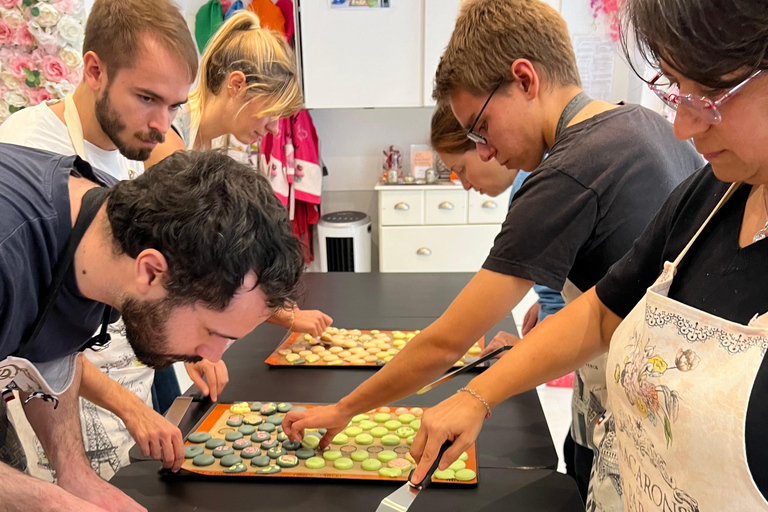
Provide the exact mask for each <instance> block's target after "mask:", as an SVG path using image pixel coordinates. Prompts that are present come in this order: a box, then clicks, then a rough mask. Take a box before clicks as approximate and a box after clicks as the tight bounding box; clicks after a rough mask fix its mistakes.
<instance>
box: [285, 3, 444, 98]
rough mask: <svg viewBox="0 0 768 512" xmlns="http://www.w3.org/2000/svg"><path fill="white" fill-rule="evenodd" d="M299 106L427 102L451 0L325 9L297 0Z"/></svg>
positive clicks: (321, 6) (440, 52) (319, 5)
mask: <svg viewBox="0 0 768 512" xmlns="http://www.w3.org/2000/svg"><path fill="white" fill-rule="evenodd" d="M298 3H299V20H300V28H299V36H300V44H301V51H300V54H301V66H302V83H303V86H304V101H305V103H306V106H307V108H365V107H421V106H425V105H426V106H430V105H434V102H433V101H432V99H431V97H432V84H433V80H434V77H435V70H436V69H437V63H438V61H439V58H440V55H442V53H443V50H444V49H445V46H446V45H447V44H448V40H449V39H450V37H451V33H452V32H453V26H454V24H455V20H456V15H457V14H458V11H459V0H392V1H391V7H390V8H387V9H368V8H361V9H359V10H357V9H330V8H329V6H328V1H327V0H300V1H299V2H298Z"/></svg>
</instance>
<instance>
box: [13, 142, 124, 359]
mask: <svg viewBox="0 0 768 512" xmlns="http://www.w3.org/2000/svg"><path fill="white" fill-rule="evenodd" d="M70 174H74V175H80V176H83V177H86V178H88V179H91V180H92V181H94V182H96V183H99V180H100V181H101V182H102V183H99V184H109V185H112V184H114V183H116V180H115V178H113V177H111V176H109V175H108V174H106V173H103V172H101V171H98V170H95V169H92V168H91V166H90V165H88V164H87V163H86V162H84V161H83V160H81V159H80V158H79V157H76V156H62V155H59V154H55V153H49V152H47V151H40V150H37V149H30V148H25V147H22V146H15V145H11V144H0V360H2V359H4V358H6V357H7V356H9V355H17V356H20V357H24V358H26V359H29V360H30V361H32V362H46V361H52V360H55V359H58V358H61V357H64V356H65V355H68V354H71V353H73V352H76V351H77V350H78V349H80V348H81V347H82V346H83V345H84V344H85V343H86V342H87V341H88V340H89V339H90V338H91V336H93V334H94V333H95V332H96V330H97V328H98V327H99V325H101V317H102V314H103V312H104V305H103V304H101V303H98V302H94V301H92V300H90V299H87V298H85V297H84V296H83V295H82V294H81V293H80V290H79V289H78V287H77V282H76V280H75V271H74V268H73V267H70V270H69V272H68V274H67V277H66V279H65V280H64V283H63V285H62V287H61V289H60V292H59V297H58V299H57V301H56V304H55V306H54V308H53V309H52V311H51V312H50V314H49V315H48V318H47V320H46V322H45V324H44V326H43V328H42V330H41V331H40V334H39V336H38V337H37V340H36V341H35V342H34V343H32V344H30V345H29V346H27V347H25V348H24V349H23V350H22V351H21V352H18V349H19V345H20V343H21V340H22V339H23V337H24V336H25V334H26V333H27V332H28V329H30V327H31V326H32V324H33V322H34V320H35V317H36V316H37V311H38V301H39V299H40V295H41V294H42V293H43V292H44V290H45V289H46V288H47V286H48V284H49V283H50V282H51V278H52V275H53V267H54V265H55V264H56V261H57V260H58V257H59V254H61V252H62V250H63V248H64V244H65V243H66V241H67V238H68V237H69V233H70V232H71V230H72V221H71V214H70V204H69V176H70ZM114 318H115V320H116V319H117V315H115V316H114Z"/></svg>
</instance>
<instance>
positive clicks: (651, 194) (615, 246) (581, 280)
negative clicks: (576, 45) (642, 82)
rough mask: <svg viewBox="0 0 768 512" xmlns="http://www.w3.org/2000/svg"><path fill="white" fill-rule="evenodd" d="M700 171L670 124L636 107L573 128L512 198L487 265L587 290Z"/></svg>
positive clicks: (556, 285) (700, 163)
mask: <svg viewBox="0 0 768 512" xmlns="http://www.w3.org/2000/svg"><path fill="white" fill-rule="evenodd" d="M703 165H704V161H703V159H702V158H701V156H699V154H698V153H697V152H696V150H695V149H694V147H693V145H692V144H690V143H689V142H681V141H679V140H678V139H677V138H675V136H674V134H673V133H672V126H671V125H670V123H669V122H668V121H667V120H665V119H664V118H662V117H661V116H660V115H658V114H656V113H654V112H651V111H650V110H648V109H645V108H643V107H640V106H638V105H626V106H620V107H618V108H616V109H613V110H610V111H607V112H603V113H601V114H598V115H596V116H594V117H592V118H591V119H587V120H586V121H583V122H581V123H578V124H575V125H573V126H570V127H568V128H566V129H564V130H563V132H562V133H561V135H560V138H559V139H558V140H557V142H555V144H554V145H553V146H552V148H551V150H550V153H549V156H548V157H547V159H546V160H544V161H543V162H542V163H541V165H540V166H539V167H538V168H537V169H536V170H534V171H533V173H532V174H531V175H530V176H529V177H528V179H526V180H525V182H524V183H523V186H522V187H521V188H520V190H519V191H518V192H517V193H516V194H515V195H514V197H513V199H512V203H511V204H510V207H509V214H508V215H507V219H506V220H505V221H504V224H503V226H502V228H501V232H500V233H499V235H498V236H497V237H496V240H495V241H494V245H493V249H491V253H490V255H489V256H488V258H487V259H486V261H485V263H484V264H483V268H485V269H488V270H491V271H494V272H499V273H501V274H505V275H513V276H516V277H520V278H523V279H529V280H531V281H533V282H535V283H538V284H541V285H544V286H547V287H549V288H552V289H554V290H558V291H559V290H562V289H563V285H564V283H565V280H566V278H567V279H569V280H570V281H571V282H573V284H575V285H576V287H577V288H579V289H580V290H582V291H585V290H588V289H589V288H591V287H592V286H594V285H595V284H596V283H597V282H598V281H599V280H600V279H601V278H602V277H603V276H604V275H605V274H606V273H607V272H608V269H609V268H610V266H611V265H612V264H614V263H615V262H616V261H618V260H619V259H620V258H621V257H622V256H623V255H624V254H625V253H626V252H627V251H628V250H629V249H630V248H631V247H632V243H633V242H634V240H635V239H636V238H637V237H639V236H640V234H641V233H642V232H643V231H644V230H645V227H646V226H647V225H648V223H649V222H650V220H651V219H652V218H653V216H654V215H655V214H656V212H657V211H658V210H659V208H661V205H662V204H664V201H665V200H666V198H667V196H669V194H670V193H671V192H672V190H673V189H674V188H675V187H676V186H677V185H678V184H680V183H681V182H682V181H683V180H684V179H685V178H687V177H688V176H690V175H691V174H693V172H694V171H696V170H697V169H699V168H701V167H702V166H703Z"/></svg>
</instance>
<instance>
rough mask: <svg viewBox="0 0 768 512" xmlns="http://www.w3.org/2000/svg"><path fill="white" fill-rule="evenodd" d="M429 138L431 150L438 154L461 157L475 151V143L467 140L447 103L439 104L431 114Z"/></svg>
mask: <svg viewBox="0 0 768 512" xmlns="http://www.w3.org/2000/svg"><path fill="white" fill-rule="evenodd" d="M429 138H430V143H431V144H432V149H434V150H435V151H437V152H438V153H447V154H449V155H463V154H464V153H466V152H467V151H472V150H473V149H476V146H475V143H474V142H472V141H471V140H469V139H468V138H467V131H466V130H465V129H464V128H462V126H461V124H459V121H458V120H457V119H456V116H454V115H453V112H452V111H451V107H450V105H448V104H447V103H439V104H438V105H437V108H436V109H435V113H434V114H432V128H431V130H430V135H429Z"/></svg>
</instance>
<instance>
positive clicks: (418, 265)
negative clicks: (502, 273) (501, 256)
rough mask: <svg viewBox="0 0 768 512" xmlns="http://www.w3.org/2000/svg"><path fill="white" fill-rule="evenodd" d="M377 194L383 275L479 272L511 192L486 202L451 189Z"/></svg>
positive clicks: (408, 188) (393, 189) (391, 188)
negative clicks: (391, 273)
mask: <svg viewBox="0 0 768 512" xmlns="http://www.w3.org/2000/svg"><path fill="white" fill-rule="evenodd" d="M376 190H377V191H378V193H379V270H380V271H381V272H476V271H478V270H480V267H481V266H482V264H483V262H484V261H485V258H486V257H487V256H488V252H489V251H490V250H491V247H492V246H493V240H494V239H495V238H496V235H497V234H498V233H499V231H500V229H501V223H502V222H503V221H504V219H505V218H506V212H507V205H508V204H509V191H507V192H505V193H504V194H501V195H500V196H499V197H489V196H484V195H482V194H478V193H477V192H475V191H470V192H467V191H465V190H464V189H462V188H461V187H460V186H457V185H453V184H451V185H423V186H418V185H416V186H414V185H377V186H376ZM491 205H496V206H495V207H494V206H491Z"/></svg>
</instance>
